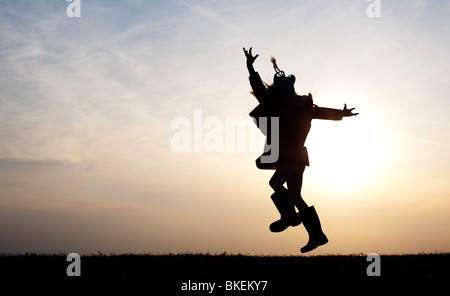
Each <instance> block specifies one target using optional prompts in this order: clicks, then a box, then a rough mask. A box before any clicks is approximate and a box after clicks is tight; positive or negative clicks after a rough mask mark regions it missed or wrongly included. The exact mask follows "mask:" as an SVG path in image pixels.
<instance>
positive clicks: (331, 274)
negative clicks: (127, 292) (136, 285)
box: [0, 253, 450, 295]
mask: <svg viewBox="0 0 450 296" xmlns="http://www.w3.org/2000/svg"><path fill="white" fill-rule="evenodd" d="M66 256H67V255H66V254H59V255H45V254H19V255H3V256H0V272H1V273H0V276H1V278H2V279H3V280H6V279H26V278H33V279H41V280H50V281H58V280H62V281H82V280H86V281H93V282H96V283H100V282H101V281H103V280H107V281H108V282H110V283H119V282H120V281H122V280H123V281H125V280H132V281H141V282H143V283H145V284H146V285H149V286H150V287H153V288H158V287H159V288H161V289H164V290H165V291H169V292H170V294H168V295H172V294H178V295H183V294H191V295H203V294H205V295H206V294H212V293H214V294H216V295H217V294H220V293H222V294H224V295H233V294H232V292H233V293H240V294H239V295H245V293H247V294H248V293H250V294H252V295H276V294H277V292H276V291H280V290H283V289H296V288H299V287H300V286H301V285H304V284H305V283H306V284H307V283H309V282H312V281H318V280H320V281H323V280H340V281H344V282H345V281H350V282H353V283H354V282H356V281H363V282H367V283H379V282H380V281H382V280H388V281H390V282H394V283H395V282H402V281H407V282H411V283H420V282H422V281H426V280H429V279H432V280H438V281H447V280H448V279H450V270H449V266H450V253H440V254H417V255H380V262H381V265H380V268H381V269H380V270H381V275H380V276H379V277H369V276H367V273H366V270H367V267H368V266H369V265H370V264H371V262H368V261H367V260H366V259H367V256H366V255H330V256H281V257H276V256H247V255H232V254H218V255H209V254H176V255H174V254H168V255H148V254H141V255H139V254H120V255H116V254H109V255H104V254H95V255H85V256H83V255H81V257H80V270H81V276H80V277H68V276H67V274H66V269H67V267H68V266H69V264H71V262H67V261H66V259H67V258H66ZM237 281H239V282H237ZM324 282H327V281H324ZM201 283H204V284H203V285H200V284H201ZM206 283H208V284H209V286H207V285H206ZM211 284H214V290H211ZM263 286H264V290H263V289H262V288H263ZM183 288H184V289H186V290H187V289H190V290H191V291H190V292H189V291H185V290H184V289H183ZM192 290H193V291H192ZM244 292H245V293H244Z"/></svg>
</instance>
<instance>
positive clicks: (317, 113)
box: [313, 104, 359, 120]
mask: <svg viewBox="0 0 450 296" xmlns="http://www.w3.org/2000/svg"><path fill="white" fill-rule="evenodd" d="M353 110H355V108H351V109H347V104H344V109H342V110H340V109H331V108H323V107H318V106H316V105H314V108H313V118H316V119H327V120H342V117H350V116H356V115H358V114H359V113H353V112H352V111H353Z"/></svg>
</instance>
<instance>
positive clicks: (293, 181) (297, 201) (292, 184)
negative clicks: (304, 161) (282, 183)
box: [287, 166, 308, 211]
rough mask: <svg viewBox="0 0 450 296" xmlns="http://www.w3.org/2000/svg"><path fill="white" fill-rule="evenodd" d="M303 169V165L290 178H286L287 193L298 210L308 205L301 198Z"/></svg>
mask: <svg viewBox="0 0 450 296" xmlns="http://www.w3.org/2000/svg"><path fill="white" fill-rule="evenodd" d="M304 171H305V167H304V166H303V167H302V168H300V169H299V170H298V172H296V173H295V174H293V175H292V176H291V177H290V178H288V179H287V188H288V190H289V193H290V194H291V197H292V201H293V202H294V205H295V206H296V207H297V209H298V210H299V211H302V210H304V209H306V208H308V205H307V204H306V202H305V201H304V200H303V198H302V195H301V191H302V184H303V172H304Z"/></svg>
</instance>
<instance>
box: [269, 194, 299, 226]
mask: <svg viewBox="0 0 450 296" xmlns="http://www.w3.org/2000/svg"><path fill="white" fill-rule="evenodd" d="M270 198H272V201H273V203H274V204H275V206H276V207H277V210H278V212H280V215H281V218H280V220H278V221H275V222H273V223H272V224H270V227H269V229H270V231H272V232H281V231H284V230H285V229H286V228H288V227H289V226H298V225H300V223H302V221H301V219H300V217H299V216H298V214H297V213H296V212H295V207H294V202H293V201H292V198H291V195H290V194H289V191H288V190H287V189H286V188H283V189H280V190H277V191H275V193H274V194H272V196H271V197H270Z"/></svg>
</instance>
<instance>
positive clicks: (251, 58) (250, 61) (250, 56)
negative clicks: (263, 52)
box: [243, 47, 259, 67]
mask: <svg viewBox="0 0 450 296" xmlns="http://www.w3.org/2000/svg"><path fill="white" fill-rule="evenodd" d="M243 49H244V53H245V57H246V58H247V67H253V63H254V62H255V60H256V58H257V57H258V56H259V54H257V55H255V56H253V54H252V48H251V47H250V49H249V50H248V51H247V50H246V49H245V47H244V48H243Z"/></svg>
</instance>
